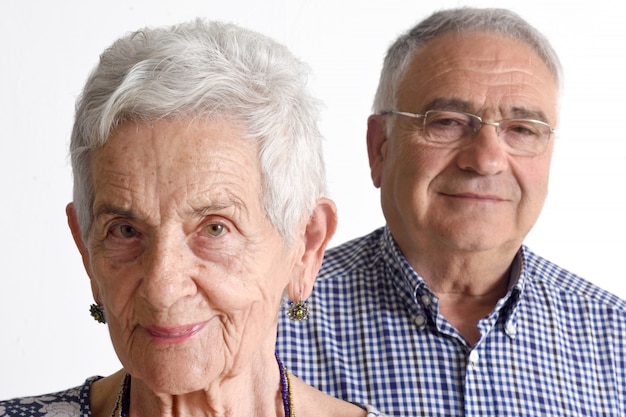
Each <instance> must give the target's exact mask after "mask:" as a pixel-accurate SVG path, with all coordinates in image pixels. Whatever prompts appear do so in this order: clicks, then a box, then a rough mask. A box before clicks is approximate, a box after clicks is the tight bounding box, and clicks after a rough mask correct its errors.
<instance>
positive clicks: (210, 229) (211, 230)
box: [206, 223, 226, 237]
mask: <svg viewBox="0 0 626 417" xmlns="http://www.w3.org/2000/svg"><path fill="white" fill-rule="evenodd" d="M206 231H207V233H208V234H209V235H210V236H213V237H218V236H220V235H222V234H223V233H224V232H225V231H226V228H225V227H224V225H222V224H219V223H213V224H209V225H208V226H206Z"/></svg>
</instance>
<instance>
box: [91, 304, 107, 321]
mask: <svg viewBox="0 0 626 417" xmlns="http://www.w3.org/2000/svg"><path fill="white" fill-rule="evenodd" d="M89 313H90V314H91V317H93V319H94V320H95V321H97V322H98V323H106V322H107V318H106V317H105V315H104V308H103V307H102V306H101V305H99V304H92V305H91V306H89Z"/></svg>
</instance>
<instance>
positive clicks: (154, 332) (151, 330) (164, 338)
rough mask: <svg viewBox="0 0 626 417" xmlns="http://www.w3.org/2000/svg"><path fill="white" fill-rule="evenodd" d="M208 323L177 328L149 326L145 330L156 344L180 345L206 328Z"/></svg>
mask: <svg viewBox="0 0 626 417" xmlns="http://www.w3.org/2000/svg"><path fill="white" fill-rule="evenodd" d="M206 323H207V322H202V323H195V324H191V325H185V326H176V327H161V326H147V327H144V329H145V330H146V332H147V333H148V335H150V337H151V338H152V339H153V340H155V341H156V342H159V343H167V344H178V343H183V342H185V341H187V340H189V339H191V338H192V337H193V336H195V335H196V334H197V333H198V332H200V331H201V330H202V329H203V328H204V326H205V325H206Z"/></svg>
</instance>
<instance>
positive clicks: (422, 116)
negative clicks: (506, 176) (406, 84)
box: [380, 109, 556, 155]
mask: <svg viewBox="0 0 626 417" xmlns="http://www.w3.org/2000/svg"><path fill="white" fill-rule="evenodd" d="M431 112H450V113H458V114H464V115H466V116H469V117H470V118H471V119H474V120H478V122H479V123H480V127H479V128H478V129H475V130H474V131H473V132H472V135H474V136H475V135H477V134H478V133H479V132H480V130H481V129H482V128H483V126H484V125H489V126H493V127H495V128H496V135H498V137H500V131H499V129H498V128H499V127H500V123H502V122H506V121H511V120H519V121H526V122H533V123H539V124H540V125H543V126H545V127H547V128H548V129H549V130H548V137H547V138H546V141H545V142H546V147H545V148H544V149H543V150H542V151H541V152H537V153H535V154H532V155H540V154H542V153H543V152H545V150H546V149H547V144H548V143H549V142H550V138H551V136H552V135H553V134H554V133H556V129H553V128H552V126H550V125H549V124H548V123H546V122H544V121H543V120H537V119H528V118H510V119H501V120H498V121H493V122H487V121H484V120H483V118H482V117H480V116H478V115H475V114H473V113H468V112H464V111H458V110H439V109H432V110H427V111H425V112H424V114H419V113H410V112H406V111H400V110H387V111H384V112H381V113H380V114H381V115H383V116H385V115H389V114H397V115H400V116H406V117H411V118H413V119H422V120H423V123H422V129H424V130H426V117H427V115H428V114H429V113H431ZM468 127H471V126H468ZM426 140H427V141H428V139H426ZM429 142H431V143H445V142H434V141H429ZM512 149H514V148H512ZM521 155H524V154H521Z"/></svg>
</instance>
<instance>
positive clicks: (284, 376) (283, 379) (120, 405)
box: [110, 353, 296, 417]
mask: <svg viewBox="0 0 626 417" xmlns="http://www.w3.org/2000/svg"><path fill="white" fill-rule="evenodd" d="M274 356H276V362H278V370H279V371H280V393H281V395H282V399H283V407H284V409H285V417H296V413H295V412H294V411H293V397H292V394H291V381H290V380H289V371H288V370H287V368H286V367H285V365H283V363H282V362H281V360H280V358H279V357H278V354H277V353H275V354H274ZM129 408H130V375H129V374H128V373H125V374H124V378H123V379H122V384H121V385H120V390H119V391H118V393H117V398H116V399H115V406H114V407H113V410H111V416H110V417H115V413H117V411H118V410H119V414H117V417H128V409H129Z"/></svg>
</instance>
